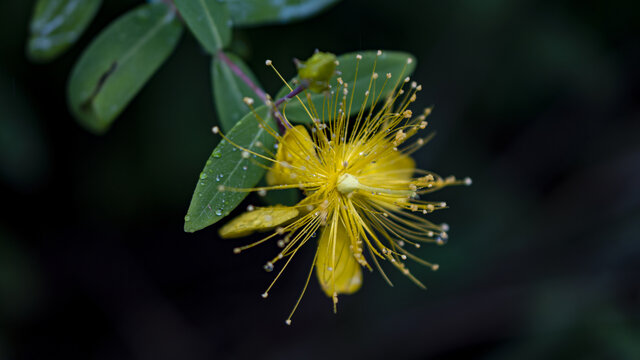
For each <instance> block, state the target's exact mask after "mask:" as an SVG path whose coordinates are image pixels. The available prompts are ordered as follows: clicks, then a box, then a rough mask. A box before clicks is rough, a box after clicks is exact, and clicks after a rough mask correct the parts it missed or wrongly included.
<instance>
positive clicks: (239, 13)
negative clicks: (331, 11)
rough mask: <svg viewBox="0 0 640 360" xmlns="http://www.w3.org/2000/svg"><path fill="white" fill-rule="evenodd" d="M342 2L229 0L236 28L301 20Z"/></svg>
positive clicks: (329, 0) (318, 0) (321, 0)
mask: <svg viewBox="0 0 640 360" xmlns="http://www.w3.org/2000/svg"><path fill="white" fill-rule="evenodd" d="M338 1H340V0H278V1H274V0H227V6H228V7H229V12H230V13H231V19H232V20H233V24H234V25H235V26H256V25H263V24H273V23H280V24H285V23H288V22H291V21H296V20H301V19H304V18H307V17H310V16H313V15H315V14H317V13H319V12H321V11H322V10H324V9H326V8H328V7H329V6H331V5H333V4H335V3H337V2H338Z"/></svg>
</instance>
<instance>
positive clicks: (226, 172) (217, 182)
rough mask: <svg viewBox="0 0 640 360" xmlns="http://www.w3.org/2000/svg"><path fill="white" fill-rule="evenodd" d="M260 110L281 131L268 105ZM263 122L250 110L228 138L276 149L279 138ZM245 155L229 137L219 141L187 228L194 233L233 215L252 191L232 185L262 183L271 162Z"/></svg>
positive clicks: (196, 194)
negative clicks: (233, 211)
mask: <svg viewBox="0 0 640 360" xmlns="http://www.w3.org/2000/svg"><path fill="white" fill-rule="evenodd" d="M256 113H257V114H258V115H259V116H260V117H261V118H262V119H263V120H264V121H265V123H266V124H267V125H268V126H269V127H270V128H271V129H273V130H274V131H277V127H276V123H275V121H274V120H273V118H272V116H271V113H270V111H269V109H268V108H267V107H266V106H264V105H263V106H261V107H259V108H257V109H256ZM259 124H260V123H259V121H258V120H257V118H256V116H255V115H254V113H253V112H250V113H248V114H247V115H246V116H245V117H243V118H242V120H240V122H238V124H237V125H236V126H234V127H233V129H231V131H230V132H229V133H228V134H227V135H226V137H227V138H228V139H229V140H230V141H231V142H233V143H235V144H237V145H239V146H242V147H243V148H245V149H249V150H251V151H253V152H255V153H258V154H262V155H264V154H266V149H273V146H274V145H275V143H276V139H275V138H274V137H273V136H271V135H270V134H269V132H267V130H265V129H264V128H263V127H260V126H259ZM245 156H246V154H245ZM245 156H243V150H240V149H238V148H236V147H235V146H233V145H232V144H231V143H229V142H228V141H227V140H221V141H220V143H218V146H216V148H215V149H214V150H213V153H212V154H211V156H210V157H209V160H207V163H206V165H205V167H204V169H203V170H202V172H201V173H200V176H199V178H198V184H197V185H196V189H195V191H194V192H193V197H192V198H191V205H189V210H188V211H187V215H186V216H185V217H184V220H185V221H184V231H186V232H194V231H197V230H200V229H203V228H205V227H207V226H209V225H212V224H215V223H216V222H218V221H219V220H220V219H222V218H224V217H225V216H227V215H229V213H230V212H231V211H232V210H233V209H235V208H236V206H238V204H240V202H242V200H243V199H244V198H245V197H246V196H247V195H248V194H249V193H248V192H242V191H233V190H230V189H229V188H236V189H246V188H251V187H253V186H255V185H256V184H257V183H258V181H259V180H260V178H262V175H264V172H265V169H264V168H263V167H262V166H264V165H268V164H265V161H264V160H263V159H260V158H259V157H256V156H255V155H250V156H249V157H248V158H245ZM261 165H262V166H261ZM220 186H224V187H226V188H227V190H224V189H223V190H222V191H220V189H219V187H220Z"/></svg>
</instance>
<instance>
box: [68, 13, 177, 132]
mask: <svg viewBox="0 0 640 360" xmlns="http://www.w3.org/2000/svg"><path fill="white" fill-rule="evenodd" d="M181 34H182V26H181V25H180V22H179V21H178V20H177V19H176V16H175V13H174V12H173V11H171V9H169V7H167V6H166V5H164V4H146V5H142V6H139V7H138V8H136V9H134V10H132V11H130V12H128V13H126V14H125V15H123V16H121V17H120V18H118V19H116V20H115V21H114V22H113V23H112V24H111V25H109V26H108V27H107V28H106V29H105V30H103V31H102V32H101V33H100V35H98V37H96V39H95V40H94V41H93V42H92V43H91V45H89V47H88V48H87V49H86V50H85V51H84V53H83V54H82V56H81V57H80V59H79V60H78V62H77V63H76V65H75V67H74V68H73V71H72V73H71V78H70V79H69V87H68V96H69V105H70V107H71V111H72V113H73V115H74V116H75V117H76V119H77V120H78V121H79V122H80V124H82V125H83V126H84V127H85V128H87V129H88V130H90V131H92V132H94V133H103V132H105V131H106V130H107V129H108V128H109V126H110V125H111V123H112V122H113V120H115V118H116V117H117V116H118V115H119V114H120V112H122V110H124V108H125V107H126V106H127V104H128V103H129V102H130V101H131V99H133V97H134V96H135V95H136V94H137V93H138V91H140V89H141V88H142V86H144V84H145V83H146V82H147V80H149V78H150V77H151V75H153V73H154V72H155V71H156V70H157V69H158V68H159V67H160V65H162V63H163V62H164V61H165V60H166V59H167V58H168V57H169V55H170V54H171V52H172V51H173V49H174V48H175V47H176V45H177V43H178V40H179V39H180V35H181Z"/></svg>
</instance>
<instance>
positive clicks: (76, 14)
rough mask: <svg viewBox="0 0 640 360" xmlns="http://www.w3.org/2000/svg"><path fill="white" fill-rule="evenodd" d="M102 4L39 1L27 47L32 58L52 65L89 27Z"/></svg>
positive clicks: (87, 0) (97, 1)
mask: <svg viewBox="0 0 640 360" xmlns="http://www.w3.org/2000/svg"><path fill="white" fill-rule="evenodd" d="M101 3H102V1H101V0H38V1H37V2H36V4H35V6H34V9H33V17H32V19H31V27H30V30H31V35H30V37H29V42H28V44H27V54H28V55H29V58H30V59H31V60H33V61H37V62H46V61H51V60H53V59H55V58H56V57H57V56H59V55H60V54H61V53H63V52H64V51H65V50H67V48H68V47H69V46H71V45H72V44H73V43H74V42H76V40H78V38H79V37H80V35H82V33H83V32H84V30H85V29H86V28H87V26H89V23H90V22H91V20H92V19H93V17H94V16H95V15H96V13H97V12H98V9H99V8H100V5H101Z"/></svg>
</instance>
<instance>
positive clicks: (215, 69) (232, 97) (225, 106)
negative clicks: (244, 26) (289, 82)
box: [211, 52, 260, 131]
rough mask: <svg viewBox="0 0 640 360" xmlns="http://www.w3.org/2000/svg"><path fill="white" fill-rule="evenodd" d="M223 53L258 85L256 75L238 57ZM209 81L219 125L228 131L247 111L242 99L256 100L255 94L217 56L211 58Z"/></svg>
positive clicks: (247, 108)
mask: <svg viewBox="0 0 640 360" xmlns="http://www.w3.org/2000/svg"><path fill="white" fill-rule="evenodd" d="M225 54H226V55H227V57H228V58H229V60H231V61H232V62H233V63H234V64H236V66H238V67H239V68H240V69H241V70H242V72H243V73H244V74H246V75H247V76H248V77H249V79H250V80H251V81H252V82H253V83H254V84H255V85H256V86H258V87H260V84H259V83H258V81H257V80H256V77H255V76H254V75H253V73H252V72H251V70H250V69H249V67H248V66H247V65H246V64H245V63H244V62H243V61H242V60H241V59H240V58H239V57H237V56H236V55H233V54H230V53H228V52H225ZM211 83H212V84H213V100H214V103H215V107H216V110H217V111H218V118H219V119H220V125H221V126H222V130H224V131H229V130H231V128H233V127H234V126H235V125H236V123H237V122H238V121H240V119H242V117H243V116H244V115H245V114H246V113H247V111H249V107H248V106H247V104H245V103H244V101H242V99H243V98H244V97H250V98H252V99H255V100H258V99H257V98H256V97H257V96H256V94H255V92H254V91H253V90H251V87H249V85H247V84H245V83H244V81H242V80H240V79H239V78H238V77H237V76H236V74H234V73H233V72H232V71H231V69H230V68H229V66H227V64H225V63H224V62H223V61H222V60H221V59H220V58H219V57H215V58H213V59H212V60H211Z"/></svg>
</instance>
